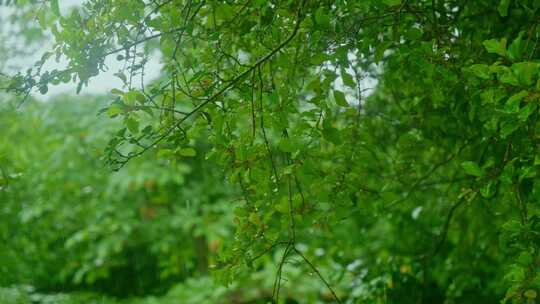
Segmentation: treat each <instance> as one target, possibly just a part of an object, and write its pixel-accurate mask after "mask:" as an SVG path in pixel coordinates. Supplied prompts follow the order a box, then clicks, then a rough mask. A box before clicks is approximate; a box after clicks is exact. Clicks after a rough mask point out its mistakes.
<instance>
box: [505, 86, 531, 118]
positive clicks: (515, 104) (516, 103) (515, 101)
mask: <svg viewBox="0 0 540 304" xmlns="http://www.w3.org/2000/svg"><path fill="white" fill-rule="evenodd" d="M528 95H529V92H527V91H525V90H523V91H521V92H519V93H517V94H514V95H512V96H511V97H510V98H508V100H507V101H506V104H505V105H504V111H505V112H506V113H511V114H514V113H517V112H519V109H520V104H521V100H523V98H525V97H526V96H528Z"/></svg>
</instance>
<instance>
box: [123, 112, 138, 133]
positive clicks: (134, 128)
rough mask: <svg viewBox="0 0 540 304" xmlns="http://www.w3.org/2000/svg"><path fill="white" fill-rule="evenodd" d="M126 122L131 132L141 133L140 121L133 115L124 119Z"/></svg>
mask: <svg viewBox="0 0 540 304" xmlns="http://www.w3.org/2000/svg"><path fill="white" fill-rule="evenodd" d="M124 123H125V124H126V127H127V128H128V130H129V132H131V133H132V134H137V133H139V122H138V121H137V120H136V119H134V118H133V117H132V116H131V117H126V119H125V120H124Z"/></svg>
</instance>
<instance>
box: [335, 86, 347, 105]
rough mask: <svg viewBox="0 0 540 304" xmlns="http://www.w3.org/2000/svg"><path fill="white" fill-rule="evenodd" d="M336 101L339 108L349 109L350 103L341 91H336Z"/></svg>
mask: <svg viewBox="0 0 540 304" xmlns="http://www.w3.org/2000/svg"><path fill="white" fill-rule="evenodd" d="M334 99H335V100H336V103H337V104H338V105H339V106H342V107H348V106H349V103H348V102H347V99H345V94H343V92H341V91H339V90H334Z"/></svg>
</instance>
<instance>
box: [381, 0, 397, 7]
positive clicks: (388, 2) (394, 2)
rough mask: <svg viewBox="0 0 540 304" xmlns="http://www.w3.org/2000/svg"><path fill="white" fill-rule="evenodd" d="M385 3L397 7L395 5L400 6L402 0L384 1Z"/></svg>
mask: <svg viewBox="0 0 540 304" xmlns="http://www.w3.org/2000/svg"><path fill="white" fill-rule="evenodd" d="M383 3H384V4H386V5H388V6H395V5H400V4H401V0H383Z"/></svg>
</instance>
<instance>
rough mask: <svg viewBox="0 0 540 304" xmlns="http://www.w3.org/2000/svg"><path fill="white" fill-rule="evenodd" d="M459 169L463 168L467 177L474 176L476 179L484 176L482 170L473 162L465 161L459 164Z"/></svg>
mask: <svg viewBox="0 0 540 304" xmlns="http://www.w3.org/2000/svg"><path fill="white" fill-rule="evenodd" d="M461 167H462V168H463V170H465V173H467V174H469V175H474V176H477V177H481V176H484V170H482V168H480V167H479V166H478V164H477V163H475V162H472V161H465V162H463V163H461Z"/></svg>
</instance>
